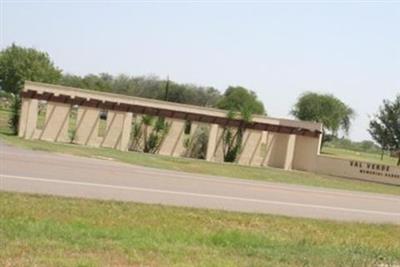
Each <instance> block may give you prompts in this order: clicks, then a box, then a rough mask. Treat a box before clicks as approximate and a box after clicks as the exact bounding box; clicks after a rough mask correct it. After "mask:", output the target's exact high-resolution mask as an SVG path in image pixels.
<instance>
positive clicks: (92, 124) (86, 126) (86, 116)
mask: <svg viewBox="0 0 400 267" xmlns="http://www.w3.org/2000/svg"><path fill="white" fill-rule="evenodd" d="M77 120H78V122H77V126H76V137H75V141H76V143H78V144H81V145H88V146H99V145H100V143H101V140H102V138H99V137H98V130H99V120H100V110H99V109H97V108H92V107H84V106H79V108H78V119H77Z"/></svg>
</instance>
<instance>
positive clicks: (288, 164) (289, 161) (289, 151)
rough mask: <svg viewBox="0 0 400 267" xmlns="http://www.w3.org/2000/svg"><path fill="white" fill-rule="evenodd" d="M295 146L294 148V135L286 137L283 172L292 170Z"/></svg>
mask: <svg viewBox="0 0 400 267" xmlns="http://www.w3.org/2000/svg"><path fill="white" fill-rule="evenodd" d="M295 146H296V135H294V134H291V135H289V137H288V143H287V146H286V157H285V163H284V165H283V168H284V169H285V170H291V169H292V166H293V157H294V149H295Z"/></svg>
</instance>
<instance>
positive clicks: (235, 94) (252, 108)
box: [216, 86, 266, 115]
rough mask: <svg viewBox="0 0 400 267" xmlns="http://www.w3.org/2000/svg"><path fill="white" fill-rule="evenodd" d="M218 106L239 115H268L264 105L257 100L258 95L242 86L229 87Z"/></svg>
mask: <svg viewBox="0 0 400 267" xmlns="http://www.w3.org/2000/svg"><path fill="white" fill-rule="evenodd" d="M216 106H217V107H218V108H221V109H226V110H231V111H235V112H239V113H250V114H262V115H266V111H265V108H264V104H263V103H262V102H261V101H260V100H258V99H257V95H256V93H255V92H253V91H250V90H248V89H246V88H244V87H240V86H230V87H228V89H226V91H225V92H224V95H223V96H222V98H221V99H220V100H219V101H218V103H217V105H216Z"/></svg>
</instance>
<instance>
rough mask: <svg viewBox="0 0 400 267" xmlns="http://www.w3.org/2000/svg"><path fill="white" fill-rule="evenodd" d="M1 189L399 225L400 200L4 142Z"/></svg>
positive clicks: (0, 145) (0, 161)
mask: <svg viewBox="0 0 400 267" xmlns="http://www.w3.org/2000/svg"><path fill="white" fill-rule="evenodd" d="M0 190H3V191H16V192H29V193H40V194H51V195H61V196H68V197H84V198H94V199H113V200H121V201H134V202H143V203H162V204H167V205H175V206H187V207H199V208H211V209H223V210H230V211H241V212H256V213H269V214H281V215H289V216H297V217H308V218H324V219H333V220H345V221H363V222H374V223H383V222H385V223H396V224H400V197H397V196H390V195H381V194H371V193H361V192H351V191H345V190H334V189H323V188H315V187H306V186H297V185H287V184H282V183H268V182H261V181H251V180H242V179H233V178H224V177H213V176H207V175H199V174H190V173H184V172H175V171H167V170H159V169H152V168H146V167H140V166H135V165H128V164H124V163H119V162H114V161H111V160H102V159H92V158H82V157H75V156H70V155H60V154H54V153H47V152H39V151H30V150H24V149H20V148H15V147H11V146H8V145H5V144H3V143H0Z"/></svg>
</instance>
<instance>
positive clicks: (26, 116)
mask: <svg viewBox="0 0 400 267" xmlns="http://www.w3.org/2000/svg"><path fill="white" fill-rule="evenodd" d="M38 103H39V101H38V100H37V99H26V98H23V99H22V105H21V117H20V120H19V127H18V128H19V131H20V132H19V134H18V135H19V136H20V137H24V138H26V139H34V137H35V136H34V135H35V132H36V123H37V117H38Z"/></svg>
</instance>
